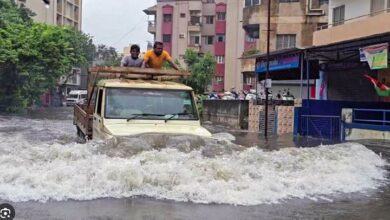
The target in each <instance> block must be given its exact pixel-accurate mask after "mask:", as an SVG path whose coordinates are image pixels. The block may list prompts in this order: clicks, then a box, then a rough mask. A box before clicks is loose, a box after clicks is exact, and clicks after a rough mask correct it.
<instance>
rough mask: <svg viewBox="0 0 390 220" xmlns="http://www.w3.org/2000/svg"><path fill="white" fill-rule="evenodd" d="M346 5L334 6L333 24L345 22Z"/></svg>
mask: <svg viewBox="0 0 390 220" xmlns="http://www.w3.org/2000/svg"><path fill="white" fill-rule="evenodd" d="M344 15H345V5H342V6H339V7H337V8H333V26H337V25H340V24H344V20H345V18H344Z"/></svg>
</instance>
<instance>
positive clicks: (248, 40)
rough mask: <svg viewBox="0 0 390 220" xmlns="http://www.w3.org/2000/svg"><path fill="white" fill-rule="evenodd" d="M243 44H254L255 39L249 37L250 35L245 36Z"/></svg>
mask: <svg viewBox="0 0 390 220" xmlns="http://www.w3.org/2000/svg"><path fill="white" fill-rule="evenodd" d="M245 42H256V38H253V37H251V36H250V35H248V34H246V35H245Z"/></svg>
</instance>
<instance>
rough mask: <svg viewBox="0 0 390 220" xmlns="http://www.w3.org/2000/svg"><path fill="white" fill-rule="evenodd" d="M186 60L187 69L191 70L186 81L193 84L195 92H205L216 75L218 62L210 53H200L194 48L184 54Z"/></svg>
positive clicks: (189, 84) (190, 84)
mask: <svg viewBox="0 0 390 220" xmlns="http://www.w3.org/2000/svg"><path fill="white" fill-rule="evenodd" d="M184 62H185V63H186V65H187V70H189V71H190V72H191V76H190V77H189V78H187V79H186V80H185V81H184V83H186V84H187V85H188V86H191V87H192V88H193V89H194V91H195V93H197V94H203V93H204V92H205V91H206V89H207V86H208V85H209V84H210V83H211V79H212V77H213V75H214V71H215V64H216V62H215V60H214V57H213V56H212V55H211V54H210V53H206V54H204V55H200V54H198V53H196V52H195V51H193V50H190V49H187V50H186V53H185V55H184Z"/></svg>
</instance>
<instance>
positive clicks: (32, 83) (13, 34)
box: [0, 0, 93, 112]
mask: <svg viewBox="0 0 390 220" xmlns="http://www.w3.org/2000/svg"><path fill="white" fill-rule="evenodd" d="M0 15H1V16H0V25H2V26H1V28H0V110H6V111H11V112H15V111H20V110H23V109H25V108H27V107H28V106H29V105H31V104H32V103H34V102H35V101H37V100H39V97H40V96H41V95H42V94H43V93H44V92H46V91H47V90H48V89H50V88H53V87H55V86H56V84H57V81H58V79H59V78H60V76H67V75H69V73H70V72H71V69H72V67H73V66H80V65H83V64H86V63H88V62H91V61H92V59H93V57H91V56H90V55H88V54H89V53H90V51H91V50H92V49H93V46H92V45H93V44H92V41H91V38H90V37H89V36H88V35H85V34H83V33H81V32H79V31H76V30H74V29H72V28H70V27H57V26H50V25H46V24H41V23H35V22H32V21H31V19H29V16H31V15H32V14H31V13H29V11H28V10H27V9H25V8H20V7H18V6H17V5H16V4H14V3H13V1H11V0H0Z"/></svg>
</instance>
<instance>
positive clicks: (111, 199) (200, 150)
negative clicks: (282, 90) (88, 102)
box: [0, 108, 390, 219]
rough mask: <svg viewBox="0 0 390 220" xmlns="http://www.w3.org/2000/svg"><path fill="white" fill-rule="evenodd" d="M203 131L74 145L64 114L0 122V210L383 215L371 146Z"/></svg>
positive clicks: (148, 215) (92, 215)
mask: <svg viewBox="0 0 390 220" xmlns="http://www.w3.org/2000/svg"><path fill="white" fill-rule="evenodd" d="M209 128H210V130H212V131H213V133H214V137H213V138H212V139H201V138H198V137H192V136H169V137H168V136H164V135H157V136H156V135H142V136H138V137H127V138H121V139H119V140H118V141H116V142H115V143H101V142H93V141H92V142H88V143H86V144H80V143H78V142H77V139H76V137H75V128H74V126H73V124H72V112H71V109H69V108H60V109H45V110H44V111H38V112H34V113H32V114H30V115H28V116H0V170H1V176H0V202H9V203H11V204H13V205H14V206H15V208H16V211H17V218H16V219H388V216H390V209H389V208H388V207H390V186H389V185H390V184H389V181H388V178H389V174H388V173H389V172H388V162H387V158H386V157H383V156H382V157H381V156H379V152H377V153H374V152H373V151H372V150H371V148H367V147H365V146H364V145H361V144H357V143H347V144H333V145H323V146H319V147H314V148H313V147H310V148H297V147H296V143H294V142H292V139H291V136H282V137H270V138H269V139H268V140H265V139H264V138H262V137H261V136H260V135H258V134H253V133H246V132H237V131H226V130H224V128H223V127H218V126H211V127H209ZM304 142H305V143H306V144H307V143H309V142H308V141H304ZM302 143H303V142H300V143H298V145H303V144H302ZM310 143H311V144H313V142H310Z"/></svg>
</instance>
